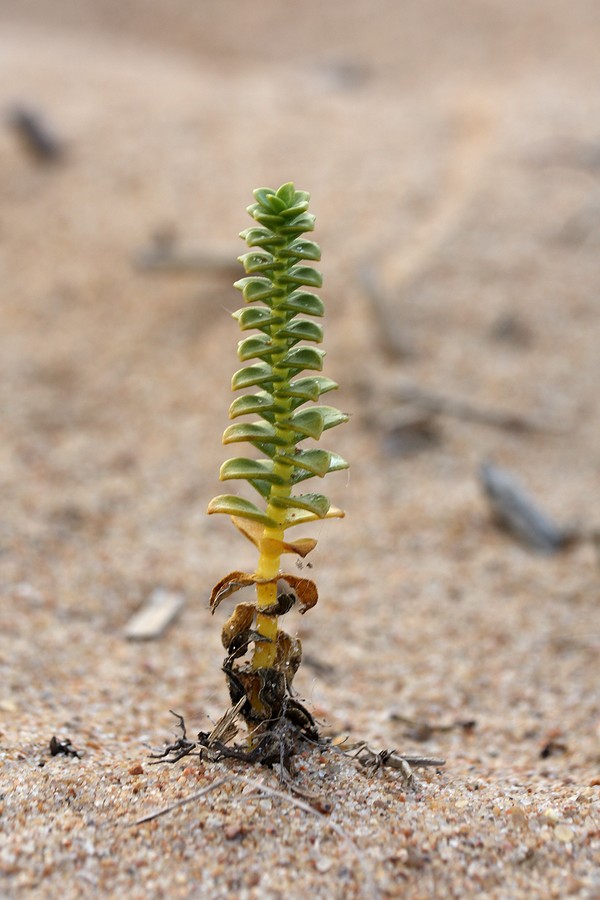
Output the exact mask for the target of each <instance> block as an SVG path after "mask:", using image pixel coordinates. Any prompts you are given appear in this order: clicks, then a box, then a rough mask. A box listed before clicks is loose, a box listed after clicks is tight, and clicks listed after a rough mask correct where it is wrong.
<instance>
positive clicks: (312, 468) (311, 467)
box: [277, 449, 341, 482]
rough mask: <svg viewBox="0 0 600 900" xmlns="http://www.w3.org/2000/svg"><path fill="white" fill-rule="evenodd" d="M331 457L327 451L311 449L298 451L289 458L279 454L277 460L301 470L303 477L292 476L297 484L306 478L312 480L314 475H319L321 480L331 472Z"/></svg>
mask: <svg viewBox="0 0 600 900" xmlns="http://www.w3.org/2000/svg"><path fill="white" fill-rule="evenodd" d="M331 456H332V454H331V453H329V452H328V451H327V450H320V449H310V450H296V452H295V453H293V454H290V455H289V456H288V455H286V454H283V453H282V454H278V457H277V458H278V459H281V460H283V462H287V463H290V464H291V465H293V466H294V467H295V468H296V469H298V470H301V475H300V474H299V475H298V476H297V475H296V473H294V475H293V476H292V481H294V482H295V481H301V480H303V479H305V478H312V477H313V475H318V476H319V478H322V477H323V476H324V475H326V474H327V472H328V471H329V466H330V463H331ZM340 458H341V457H340Z"/></svg>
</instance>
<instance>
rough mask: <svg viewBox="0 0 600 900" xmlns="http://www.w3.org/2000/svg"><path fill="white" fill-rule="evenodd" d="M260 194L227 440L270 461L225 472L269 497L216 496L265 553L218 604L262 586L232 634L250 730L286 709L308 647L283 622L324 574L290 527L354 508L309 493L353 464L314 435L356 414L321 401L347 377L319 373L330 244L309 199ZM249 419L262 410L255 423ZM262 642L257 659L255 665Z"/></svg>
mask: <svg viewBox="0 0 600 900" xmlns="http://www.w3.org/2000/svg"><path fill="white" fill-rule="evenodd" d="M254 197H255V200H256V202H255V203H254V204H252V205H251V206H249V207H248V212H249V213H250V215H251V216H252V218H253V219H254V220H255V222H254V224H253V225H252V226H251V227H250V228H248V229H246V230H245V231H243V232H242V233H241V237H242V238H243V239H244V240H245V241H246V243H247V244H248V247H249V248H250V249H249V251H248V252H247V253H244V254H243V255H242V256H240V257H239V260H240V262H241V263H242V264H243V266H244V269H245V272H246V277H244V278H241V279H240V280H239V281H237V282H236V283H235V287H236V288H238V289H239V290H240V291H241V292H242V294H243V297H244V301H245V305H244V307H243V308H242V309H239V310H238V311H237V312H235V313H233V316H234V318H235V319H237V322H238V324H239V326H240V329H241V330H242V331H244V332H246V331H249V332H252V334H250V335H249V336H247V337H244V338H243V339H242V340H241V341H240V342H239V345H238V356H239V359H240V361H241V362H242V363H243V367H242V368H241V369H239V371H237V372H236V373H235V374H234V376H233V379H232V385H231V386H232V390H233V391H243V393H242V394H241V396H239V397H237V399H235V400H234V401H233V403H232V404H231V407H230V409H229V416H230V418H231V419H234V420H236V421H235V422H234V424H232V425H230V426H229V427H228V428H226V429H225V433H224V435H223V443H224V444H235V443H238V442H246V443H248V444H250V445H251V446H252V447H253V448H255V450H256V451H258V452H259V454H260V457H257V456H256V454H254V455H252V456H250V457H246V456H236V457H233V458H232V459H228V460H227V461H226V462H224V463H223V465H222V466H221V471H220V478H221V480H222V481H230V480H231V481H233V480H237V481H246V482H248V484H249V485H250V486H251V487H252V488H253V489H254V490H255V491H256V492H257V493H258V495H259V501H258V503H257V502H253V501H251V500H248V499H246V498H244V497H242V496H239V495H237V494H223V495H220V496H218V497H215V498H214V499H213V500H212V501H211V502H210V504H209V507H208V512H209V513H225V514H227V515H229V516H231V518H232V521H233V523H234V525H236V527H237V528H238V529H239V530H240V531H241V532H242V533H243V534H244V535H245V536H246V537H247V538H248V539H249V540H251V541H252V542H253V543H254V544H255V546H256V547H257V549H258V562H257V566H256V570H255V571H254V572H252V573H247V572H239V571H234V572H230V573H229V574H228V575H227V576H225V578H223V579H221V581H219V583H218V584H217V585H215V587H214V589H213V592H212V596H211V608H212V610H213V612H214V611H215V609H216V608H217V606H218V605H219V604H220V603H221V601H222V600H224V599H225V598H226V597H228V596H230V595H231V594H233V593H234V592H235V591H237V590H239V589H240V588H242V587H245V586H247V585H251V584H254V585H256V601H255V602H251V603H248V602H246V603H239V604H238V605H237V607H236V608H235V610H234V613H233V615H232V616H231V617H230V618H229V619H228V621H227V622H226V624H225V626H224V628H223V632H222V640H223V645H224V647H225V649H226V651H227V657H226V659H225V663H224V666H223V668H224V671H225V673H226V675H227V677H228V681H229V690H230V694H231V698H232V701H234V702H239V701H241V699H242V698H243V697H245V702H244V704H243V709H242V714H243V716H244V717H245V719H246V721H247V723H248V725H249V727H250V728H251V729H253V730H255V731H256V732H260V731H261V729H262V730H264V729H265V728H268V727H269V726H268V723H269V722H273V721H274V720H276V719H277V718H278V717H280V716H281V715H282V714H285V711H286V709H287V706H288V703H289V702H290V701H289V698H290V688H291V683H292V680H293V677H294V675H295V673H296V670H297V668H298V666H299V664H300V660H301V655H302V650H301V645H300V641H299V639H297V638H292V637H290V636H289V635H288V634H286V633H285V632H284V631H282V630H281V629H279V617H280V616H281V615H284V614H285V613H286V612H288V611H289V610H290V609H291V607H292V606H294V605H296V606H297V608H298V609H299V611H300V612H306V610H307V609H310V608H311V607H312V606H314V605H315V603H316V602H317V596H318V595H317V589H316V586H315V584H314V582H313V581H311V580H310V579H308V578H305V577H303V576H301V575H298V574H296V575H292V574H286V573H283V572H282V571H281V557H282V555H284V554H288V553H289V554H297V555H299V556H301V557H305V556H306V555H307V554H308V553H309V552H310V551H311V550H312V549H314V547H315V546H316V543H317V542H316V540H315V539H313V538H299V539H295V540H288V539H287V538H286V532H287V531H288V529H290V528H292V527H295V526H297V525H303V524H305V523H307V522H311V521H314V520H318V519H325V518H330V517H335V516H337V517H341V516H343V515H344V514H343V512H342V511H341V510H339V509H336V508H334V507H332V506H331V505H330V502H329V500H328V498H327V497H326V496H325V495H324V494H322V493H312V492H307V493H304V492H302V487H300V488H298V486H300V485H302V486H303V484H304V482H305V481H306V480H308V479H309V478H312V477H314V476H316V477H319V478H323V477H324V476H325V475H327V474H328V473H329V472H336V471H339V470H341V469H345V468H347V466H348V463H347V462H346V461H345V460H344V459H342V457H341V456H338V454H337V453H334V452H333V451H331V450H325V449H323V448H321V447H316V446H314V442H316V441H319V439H320V438H321V435H322V433H323V432H324V431H327V430H329V429H330V428H333V427H334V426H335V425H339V424H341V423H342V422H345V421H346V420H347V418H348V417H347V416H346V415H345V414H344V413H342V412H340V410H338V409H336V408H335V407H332V406H324V405H322V404H320V403H319V402H318V401H319V398H320V397H321V395H322V394H325V393H328V392H329V391H332V390H334V389H335V388H337V384H336V383H335V382H334V381H332V380H331V379H330V378H327V377H325V376H324V375H322V374H319V373H320V372H321V370H322V368H323V357H324V355H325V354H324V351H323V350H321V349H319V348H318V347H316V346H315V344H320V343H321V341H322V339H323V329H322V327H321V326H320V325H319V324H318V323H317V322H315V321H314V320H315V319H316V318H321V317H322V316H323V315H324V312H325V309H324V305H323V301H322V300H321V298H320V297H319V296H318V295H317V294H315V293H313V292H312V291H310V290H307V288H320V287H321V284H322V277H321V274H320V272H318V271H317V270H316V269H315V268H314V267H313V266H312V265H310V264H311V263H313V262H316V261H318V260H319V259H320V258H321V251H320V248H319V246H318V245H317V244H316V243H315V242H314V241H311V240H308V239H307V238H306V237H305V236H304V234H305V232H310V231H312V230H313V228H314V216H313V215H311V213H309V212H308V205H309V198H310V195H309V194H307V193H306V192H305V191H297V190H295V188H294V185H293V184H284V185H282V186H281V187H280V188H279V189H278V190H277V191H274V190H270V189H268V188H259V189H258V190H256V191H254ZM303 372H308V373H309V374H304V375H303V374H301V373H303ZM249 389H250V390H249ZM254 389H255V390H254ZM247 416H254V417H258V418H254V419H251V420H250V421H247V420H246V417H247ZM239 419H244V421H238V420H239ZM307 442H308V443H307ZM251 645H254V651H253V655H252V658H251V659H249V660H246V661H244V657H245V655H246V654H247V652H248V651H249V648H250V647H251ZM297 705H298V704H296V706H297Z"/></svg>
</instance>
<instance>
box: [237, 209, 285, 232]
mask: <svg viewBox="0 0 600 900" xmlns="http://www.w3.org/2000/svg"><path fill="white" fill-rule="evenodd" d="M246 209H247V211H248V212H249V213H250V215H251V216H252V218H253V219H256V221H257V222H260V224H261V225H266V226H267V227H268V228H272V229H273V230H274V231H278V230H279V229H280V226H281V224H282V222H284V221H285V220H284V219H283V218H282V216H276V215H274V213H270V212H266V211H265V210H264V208H263V207H262V206H260V205H259V204H258V203H253V204H252V206H248V207H246Z"/></svg>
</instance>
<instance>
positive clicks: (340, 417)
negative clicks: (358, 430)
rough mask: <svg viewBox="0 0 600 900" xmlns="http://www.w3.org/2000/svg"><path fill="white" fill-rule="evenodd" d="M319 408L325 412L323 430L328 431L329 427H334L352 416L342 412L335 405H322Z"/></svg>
mask: <svg viewBox="0 0 600 900" xmlns="http://www.w3.org/2000/svg"><path fill="white" fill-rule="evenodd" d="M319 409H320V410H321V412H322V413H323V431H327V429H328V428H334V427H335V426H336V425H341V424H342V422H347V421H348V419H349V418H350V416H349V415H348V414H347V413H343V412H341V411H340V410H339V409H336V408H335V406H320V407H319Z"/></svg>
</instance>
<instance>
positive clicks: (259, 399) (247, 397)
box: [229, 391, 276, 422]
mask: <svg viewBox="0 0 600 900" xmlns="http://www.w3.org/2000/svg"><path fill="white" fill-rule="evenodd" d="M275 409H276V407H275V403H274V402H273V398H272V397H271V396H270V394H267V393H266V392H264V391H259V393H257V394H244V395H243V397H237V399H235V400H234V401H233V403H232V404H231V406H230V407H229V418H230V419H237V417H238V416H247V415H249V414H250V413H258V414H259V415H260V416H262V417H263V419H267V421H269V422H270V421H272V416H273V414H274V411H275ZM269 414H270V415H269Z"/></svg>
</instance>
